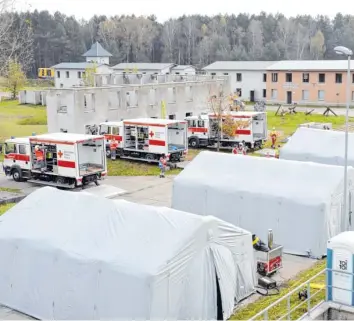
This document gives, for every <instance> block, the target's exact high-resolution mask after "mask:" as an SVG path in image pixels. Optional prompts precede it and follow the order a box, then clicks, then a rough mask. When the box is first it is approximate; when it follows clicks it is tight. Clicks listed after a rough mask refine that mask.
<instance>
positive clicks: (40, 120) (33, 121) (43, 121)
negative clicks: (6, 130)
mask: <svg viewBox="0 0 354 321" xmlns="http://www.w3.org/2000/svg"><path fill="white" fill-rule="evenodd" d="M17 124H18V125H47V118H46V117H41V116H34V117H28V118H23V119H21V120H19V121H18V122H17Z"/></svg>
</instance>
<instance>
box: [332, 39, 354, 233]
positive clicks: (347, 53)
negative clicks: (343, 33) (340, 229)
mask: <svg viewBox="0 0 354 321" xmlns="http://www.w3.org/2000/svg"><path fill="white" fill-rule="evenodd" d="M334 51H335V52H336V53H337V54H338V55H344V56H347V58H348V71H347V106H346V112H345V147H344V204H343V208H344V210H343V212H344V215H347V200H348V195H347V194H348V123H349V103H350V58H351V56H352V55H353V51H351V50H350V49H349V48H346V47H343V46H338V47H335V48H334ZM349 226H350V227H351V213H349Z"/></svg>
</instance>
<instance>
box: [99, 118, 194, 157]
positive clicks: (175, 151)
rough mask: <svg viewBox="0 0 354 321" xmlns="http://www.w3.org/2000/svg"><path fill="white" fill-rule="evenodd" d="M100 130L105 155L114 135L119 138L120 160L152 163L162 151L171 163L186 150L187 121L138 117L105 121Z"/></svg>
mask: <svg viewBox="0 0 354 321" xmlns="http://www.w3.org/2000/svg"><path fill="white" fill-rule="evenodd" d="M99 133H100V134H101V135H104V136H105V139H106V153H107V156H109V155H110V147H109V144H110V142H111V140H112V138H113V137H114V138H115V139H116V140H117V141H118V150H117V156H118V157H120V158H123V159H124V158H125V159H136V160H142V161H147V162H151V163H153V162H158V161H159V159H160V157H161V155H162V154H165V155H166V156H167V159H168V160H169V161H170V162H178V161H181V160H183V158H184V157H185V155H186V154H187V151H188V140H187V122H186V121H179V120H168V119H155V118H138V119H127V120H123V121H118V122H104V123H101V124H100V128H99Z"/></svg>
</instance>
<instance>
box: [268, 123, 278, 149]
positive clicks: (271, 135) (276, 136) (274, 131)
mask: <svg viewBox="0 0 354 321" xmlns="http://www.w3.org/2000/svg"><path fill="white" fill-rule="evenodd" d="M270 138H271V139H272V148H273V149H275V144H276V143H277V138H278V133H277V132H276V130H275V127H273V130H272V131H271V132H270Z"/></svg>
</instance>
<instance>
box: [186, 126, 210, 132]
mask: <svg viewBox="0 0 354 321" xmlns="http://www.w3.org/2000/svg"><path fill="white" fill-rule="evenodd" d="M188 131H190V132H193V133H207V132H208V128H203V127H189V128H188Z"/></svg>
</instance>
